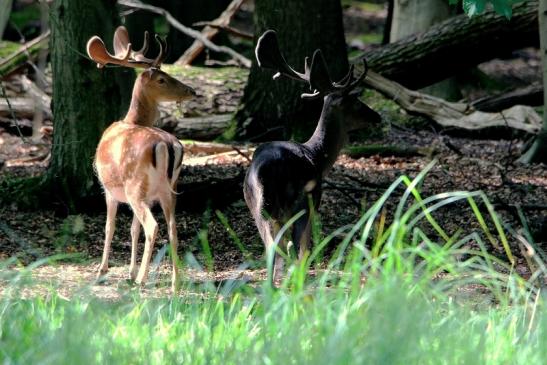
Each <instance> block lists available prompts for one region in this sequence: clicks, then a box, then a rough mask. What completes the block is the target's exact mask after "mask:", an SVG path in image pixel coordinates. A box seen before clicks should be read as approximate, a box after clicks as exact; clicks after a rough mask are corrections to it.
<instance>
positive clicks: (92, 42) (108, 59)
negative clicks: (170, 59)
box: [87, 26, 167, 68]
mask: <svg viewBox="0 0 547 365" xmlns="http://www.w3.org/2000/svg"><path fill="white" fill-rule="evenodd" d="M155 38H156V41H157V42H158V45H159V47H160V52H159V54H158V56H157V57H156V58H155V59H150V58H146V57H145V56H144V54H145V53H146V51H147V50H148V46H149V36H148V32H144V42H143V46H142V48H141V49H140V50H138V51H134V50H133V49H132V48H131V43H130V42H129V33H128V32H127V29H126V28H125V27H124V26H119V27H118V28H117V29H116V31H115V32H114V55H112V54H110V52H108V50H107V49H106V46H105V44H104V42H103V40H102V39H101V38H100V37H99V36H93V37H91V39H89V41H88V42H87V54H88V55H89V57H91V59H92V60H93V61H95V62H97V67H99V68H101V67H104V66H105V65H106V64H113V65H120V66H125V67H134V68H141V67H142V68H149V67H154V68H160V67H161V64H162V63H163V61H164V60H165V57H166V56H167V43H166V42H165V40H164V39H162V38H160V37H159V36H158V35H157V34H156V35H155Z"/></svg>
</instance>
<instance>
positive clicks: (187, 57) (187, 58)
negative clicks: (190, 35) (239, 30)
mask: <svg viewBox="0 0 547 365" xmlns="http://www.w3.org/2000/svg"><path fill="white" fill-rule="evenodd" d="M244 2H245V0H233V1H232V2H231V3H230V5H228V7H227V8H226V10H224V11H223V12H222V14H220V16H219V17H218V18H217V19H215V20H213V21H212V22H210V24H211V25H206V26H205V28H203V30H202V31H201V36H202V38H204V39H208V40H211V39H213V37H214V36H215V35H217V34H218V32H219V29H220V28H226V27H228V25H229V24H230V20H231V19H232V17H233V16H234V14H235V13H236V12H237V10H238V9H239V8H240V7H241V5H242V4H243V3H244ZM251 38H252V36H251ZM204 49H205V44H204V43H203V42H202V41H201V40H195V41H194V43H192V45H191V46H190V47H189V48H188V49H187V50H186V51H185V52H184V54H183V55H182V56H181V57H180V58H179V59H178V60H177V61H176V62H175V64H176V65H180V66H186V65H190V64H191V63H192V61H194V59H196V57H197V56H199V54H200V53H201V52H202V51H203V50H204Z"/></svg>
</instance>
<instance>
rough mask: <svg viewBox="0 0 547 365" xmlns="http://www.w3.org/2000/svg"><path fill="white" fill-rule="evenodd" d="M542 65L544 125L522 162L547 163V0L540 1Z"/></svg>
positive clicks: (523, 156) (520, 160)
mask: <svg viewBox="0 0 547 365" xmlns="http://www.w3.org/2000/svg"><path fill="white" fill-rule="evenodd" d="M538 20H539V38H540V54H541V66H542V73H543V90H544V92H543V125H542V127H541V130H540V131H539V133H538V135H537V136H536V139H535V140H534V143H533V144H532V146H531V147H530V149H529V150H528V151H526V152H525V153H524V154H523V155H522V156H521V157H520V159H519V162H522V163H526V164H528V163H533V162H543V163H547V92H545V90H547V89H546V88H547V0H540V1H539V8H538Z"/></svg>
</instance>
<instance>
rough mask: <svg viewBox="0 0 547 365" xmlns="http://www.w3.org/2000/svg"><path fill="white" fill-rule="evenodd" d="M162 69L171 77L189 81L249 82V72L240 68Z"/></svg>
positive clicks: (174, 67)
mask: <svg viewBox="0 0 547 365" xmlns="http://www.w3.org/2000/svg"><path fill="white" fill-rule="evenodd" d="M162 69H163V70H164V71H165V72H167V73H168V74H169V75H172V76H175V77H181V78H188V79H197V78H203V79H207V80H213V81H223V82H227V83H230V82H231V81H232V82H242V81H245V80H247V76H248V75H249V71H248V70H246V69H243V68H239V67H232V66H230V67H201V66H177V65H164V66H162Z"/></svg>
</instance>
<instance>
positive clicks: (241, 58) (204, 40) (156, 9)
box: [118, 0, 251, 68]
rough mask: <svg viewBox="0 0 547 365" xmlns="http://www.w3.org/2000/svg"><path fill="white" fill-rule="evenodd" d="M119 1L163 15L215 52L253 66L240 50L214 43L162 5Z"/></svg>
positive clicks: (122, 3) (245, 65)
mask: <svg viewBox="0 0 547 365" xmlns="http://www.w3.org/2000/svg"><path fill="white" fill-rule="evenodd" d="M118 3H119V4H120V5H123V6H127V7H130V8H135V9H142V10H147V11H150V12H152V13H156V14H159V15H162V16H164V17H165V19H166V20H167V21H168V22H169V24H171V25H172V26H173V27H175V28H176V29H178V30H179V31H181V32H182V33H184V34H186V35H187V36H189V37H192V38H194V39H197V40H199V41H200V42H202V43H203V44H204V45H205V47H207V48H209V49H211V50H212V51H215V52H220V53H226V54H229V55H230V56H232V57H233V58H234V59H236V60H237V61H238V62H239V63H241V65H243V66H244V67H247V68H250V67H251V60H249V59H248V58H247V57H245V56H243V55H241V54H239V53H238V52H236V51H234V50H233V49H231V48H229V47H226V46H219V45H216V44H214V43H213V42H211V41H210V40H208V39H207V38H205V37H203V35H202V34H201V33H200V32H198V31H196V30H193V29H191V28H188V27H186V26H184V25H182V24H181V23H180V22H179V21H178V20H177V19H175V18H174V17H173V15H171V13H169V12H168V11H167V10H165V9H162V8H160V7H157V6H152V5H148V4H144V3H142V2H140V1H138V0H118Z"/></svg>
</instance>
